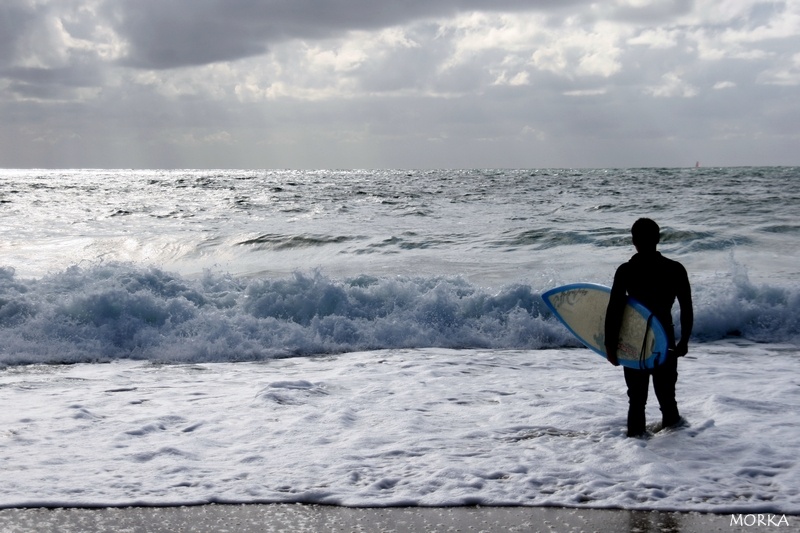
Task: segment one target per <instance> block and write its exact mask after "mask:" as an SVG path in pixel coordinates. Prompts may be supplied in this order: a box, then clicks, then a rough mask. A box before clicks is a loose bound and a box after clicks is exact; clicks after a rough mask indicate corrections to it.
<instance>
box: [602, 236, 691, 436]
mask: <svg viewBox="0 0 800 533" xmlns="http://www.w3.org/2000/svg"><path fill="white" fill-rule="evenodd" d="M626 294H627V295H630V296H632V297H633V298H635V299H636V300H638V301H639V302H641V303H642V304H643V305H644V306H645V307H647V308H648V309H649V310H650V311H652V312H653V314H654V315H655V316H656V318H658V320H659V321H660V322H661V324H662V325H663V326H664V329H665V330H666V333H667V338H668V340H669V347H670V351H669V353H668V357H667V360H666V361H665V362H664V363H663V364H662V365H660V366H659V367H657V368H655V369H652V370H638V369H634V368H627V367H625V369H624V371H625V383H626V385H627V386H628V398H629V407H628V435H629V436H636V435H641V434H644V433H645V405H646V404H647V389H648V387H649V384H650V376H651V375H652V376H653V389H654V390H655V393H656V398H658V404H659V406H660V407H661V417H662V420H661V421H662V427H669V426H673V425H675V424H677V423H679V422H680V420H681V418H680V413H679V412H678V404H677V402H676V401H675V384H676V383H677V381H678V357H679V356H682V355H685V354H686V349H687V344H688V340H689V336H690V335H691V333H692V323H693V320H694V313H693V311H692V293H691V288H690V286H689V277H688V275H687V274H686V269H685V268H684V267H683V265H681V264H680V263H678V262H677V261H673V260H671V259H667V258H666V257H664V256H662V255H661V254H660V253H659V252H657V251H655V250H652V251H645V252H639V253H637V254H636V255H634V256H633V257H632V258H631V259H630V261H628V262H627V263H624V264H622V265H620V267H619V268H618V269H617V272H616V274H615V275H614V285H613V286H612V288H611V300H610V301H609V304H608V310H607V312H606V323H605V336H606V337H605V338H606V351H607V352H608V353H611V352H612V350H613V353H616V346H617V340H618V337H619V329H620V324H621V323H622V311H623V309H624V308H625V300H626V299H625V296H626ZM676 298H677V300H678V303H679V304H680V309H681V315H680V316H681V340H680V342H678V343H677V348H676V342H675V328H674V326H673V324H672V305H673V304H674V303H675V299H676Z"/></svg>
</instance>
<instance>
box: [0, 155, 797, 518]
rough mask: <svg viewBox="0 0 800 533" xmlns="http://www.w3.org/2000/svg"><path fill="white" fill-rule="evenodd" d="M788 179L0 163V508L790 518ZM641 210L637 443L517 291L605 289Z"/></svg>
mask: <svg viewBox="0 0 800 533" xmlns="http://www.w3.org/2000/svg"><path fill="white" fill-rule="evenodd" d="M799 181H800V169H798V168H770V167H768V168H699V169H694V168H693V169H624V170H615V169H595V170H587V169H582V170H569V169H535V170H427V171H421V170H417V171H404V170H402V171H401V170H378V171H375V170H364V171H288V170H287V171H279V170H266V171H265V170H213V171H210V170H150V171H122V170H5V171H0V217H1V218H0V224H1V225H0V231H1V232H2V233H0V403H1V404H2V405H3V406H4V408H3V410H2V412H0V462H2V465H3V473H4V475H3V481H2V483H0V506H22V505H87V506H96V505H132V504H158V505H164V504H184V503H199V502H318V503H335V504H342V505H369V506H374V505H378V506H382V505H464V504H483V505H569V506H586V507H623V508H631V509H674V510H701V511H717V512H735V511H736V512H777V513H787V512H793V513H797V512H800V482H798V479H800V467H799V466H798V464H797V459H796V458H797V457H798V455H800V454H799V453H798V451H800V445H798V444H797V441H798V437H800V430H798V427H800V424H798V422H799V420H798V415H797V413H798V411H799V410H798V407H800V377H798V376H800V374H799V373H798V371H800V363H799V362H798V361H799V359H798V344H800V283H798V280H800V276H799V275H800V246H799V245H800V192H798V191H800V188H799V187H798V185H799V184H800V183H798V182H799ZM641 216H648V217H651V218H653V219H655V220H656V221H657V222H658V223H659V224H660V225H661V228H662V243H661V245H660V250H661V251H662V252H663V253H664V254H665V255H667V256H668V257H671V258H673V259H677V260H679V261H681V262H682V263H683V264H684V265H685V266H686V267H687V269H688V271H689V275H690V280H691V282H692V288H693V296H694V302H695V329H694V332H693V337H692V342H691V344H690V354H689V355H688V356H687V357H686V358H684V359H682V360H681V362H680V373H681V375H680V379H679V383H678V401H679V406H680V407H681V409H682V414H683V415H684V416H685V417H686V418H687V420H688V421H689V424H690V425H689V427H687V428H685V429H683V430H679V431H674V432H665V433H659V434H657V435H655V436H653V437H652V438H651V439H649V440H638V439H627V438H625V436H624V426H625V416H626V408H627V405H626V404H627V398H626V396H625V387H624V382H623V379H622V375H621V371H620V369H619V368H615V367H612V366H611V365H609V364H608V363H606V362H605V361H603V360H602V359H601V358H599V357H597V356H596V355H594V354H593V353H591V352H590V351H588V350H586V349H584V348H581V347H580V346H579V345H578V344H577V343H576V341H575V340H574V339H573V338H572V337H571V336H570V335H569V333H568V332H567V331H566V330H565V328H563V326H561V325H560V324H559V323H558V322H557V321H556V320H555V319H554V318H553V317H552V316H551V315H550V314H549V312H548V311H547V310H546V308H545V307H544V305H543V303H542V302H541V299H540V295H541V293H542V292H544V291H545V290H547V289H550V288H552V287H555V286H557V285H560V284H564V283H570V282H577V281H588V282H595V283H603V284H606V285H608V284H610V283H611V279H612V278H613V274H614V270H615V268H616V267H617V266H618V265H619V264H620V263H622V262H624V261H626V260H627V259H628V258H629V257H630V256H631V255H632V254H633V253H634V250H633V248H632V245H631V243H630V236H629V229H630V226H631V224H632V223H633V221H635V220H636V219H637V218H638V217H641ZM676 313H677V308H676ZM650 404H651V405H649V406H648V418H649V420H650V421H651V422H655V421H657V420H658V419H659V416H660V414H659V412H658V409H657V402H656V401H655V398H652V399H651V402H650Z"/></svg>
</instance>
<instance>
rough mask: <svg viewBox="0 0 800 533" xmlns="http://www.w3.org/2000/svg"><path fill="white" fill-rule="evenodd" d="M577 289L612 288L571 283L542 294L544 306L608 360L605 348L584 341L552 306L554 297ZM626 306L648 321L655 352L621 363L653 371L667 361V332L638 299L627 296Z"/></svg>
mask: <svg viewBox="0 0 800 533" xmlns="http://www.w3.org/2000/svg"><path fill="white" fill-rule="evenodd" d="M576 289H590V290H596V291H601V292H605V293H608V294H610V293H611V288H610V287H606V286H605V285H600V284H597V283H571V284H569V285H563V286H561V287H556V288H554V289H550V290H548V291H545V292H544V293H543V294H542V296H541V297H542V300H543V301H544V304H545V305H546V306H547V308H548V309H550V311H551V312H552V313H553V315H554V316H555V317H556V318H557V319H558V320H559V322H561V323H562V324H563V325H564V326H565V327H566V328H567V329H568V330H569V332H570V333H572V335H574V336H575V338H577V339H578V340H579V341H581V343H582V344H583V345H584V346H586V347H587V348H589V349H590V350H592V351H593V352H595V353H597V354H598V355H600V356H601V357H603V359H606V358H607V357H606V352H605V348H604V347H603V349H598V348H597V347H596V346H594V345H592V344H591V343H590V342H588V341H587V340H586V339H584V338H583V337H582V336H581V335H580V334H578V333H577V332H576V331H575V330H574V329H573V328H572V326H571V325H570V324H569V323H568V322H567V321H566V320H565V319H564V317H562V316H561V313H559V311H558V309H556V307H555V306H554V305H553V304H552V302H551V299H552V297H553V296H554V295H557V294H559V293H563V292H567V291H573V290H576ZM626 299H627V301H626V305H628V306H630V307H632V308H633V309H634V311H635V312H636V313H637V314H639V315H640V316H641V317H642V318H644V319H645V320H646V321H647V325H648V328H649V329H652V331H653V337H654V341H655V342H654V345H653V348H654V349H653V351H652V352H651V353H642V354H640V355H641V357H640V358H639V360H637V361H635V360H630V359H622V358H620V360H619V363H620V364H621V365H622V366H626V367H629V368H636V369H651V368H655V367H657V366H659V365H661V364H662V363H663V362H664V361H666V359H667V351H668V348H669V341H668V338H667V333H666V330H665V329H664V326H663V325H662V324H661V322H660V321H659V320H658V319H657V318H656V317H655V316H654V315H653V313H652V312H651V311H650V310H649V309H647V307H645V306H644V305H643V304H642V303H641V302H639V301H637V300H636V299H634V298H632V297H630V296H627V297H626ZM604 319H605V314H603V320H604ZM642 348H643V349H644V338H643V339H642Z"/></svg>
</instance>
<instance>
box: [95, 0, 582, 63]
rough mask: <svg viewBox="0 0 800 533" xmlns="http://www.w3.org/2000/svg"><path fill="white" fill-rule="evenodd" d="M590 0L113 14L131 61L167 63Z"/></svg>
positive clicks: (184, 7) (293, 0)
mask: <svg viewBox="0 0 800 533" xmlns="http://www.w3.org/2000/svg"><path fill="white" fill-rule="evenodd" d="M585 2H586V0H404V1H398V0H383V1H378V0H327V1H319V0H266V1H258V0H233V1H231V0H183V1H178V0H171V1H165V0H123V1H121V2H113V3H109V4H108V5H107V15H108V17H109V18H110V20H111V21H112V23H113V24H114V27H115V29H116V31H117V32H118V33H119V34H120V35H121V36H123V37H124V38H125V39H126V40H127V41H128V44H129V46H130V51H129V54H128V56H127V57H126V58H125V60H124V63H126V64H129V65H131V66H136V67H141V68H152V69H168V68H176V67H182V66H192V65H202V64H207V63H213V62H217V61H226V60H236V59H241V58H245V57H250V56H254V55H259V54H262V53H264V52H265V51H267V48H268V46H269V44H270V43H272V42H279V41H285V40H288V39H294V38H300V39H316V38H325V37H331V36H335V35H338V34H341V33H342V32H345V31H348V30H369V29H376V28H381V27H386V26H393V25H397V24H402V23H406V22H410V21H413V20H417V19H421V18H428V17H441V16H447V15H452V14H454V13H457V12H460V11H469V10H478V9H480V10H483V11H526V10H527V11H529V10H536V9H562V8H564V7H567V6H573V5H575V4H576V3H585Z"/></svg>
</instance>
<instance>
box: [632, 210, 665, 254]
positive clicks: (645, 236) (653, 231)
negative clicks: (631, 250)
mask: <svg viewBox="0 0 800 533" xmlns="http://www.w3.org/2000/svg"><path fill="white" fill-rule="evenodd" d="M631 236H632V237H633V245H634V246H635V247H636V249H637V250H639V251H640V252H644V251H648V250H655V249H656V246H657V245H658V242H659V241H660V240H661V229H660V228H659V227H658V224H656V223H655V221H653V220H650V219H649V218H640V219H639V220H637V221H636V222H634V223H633V226H632V227H631Z"/></svg>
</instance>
